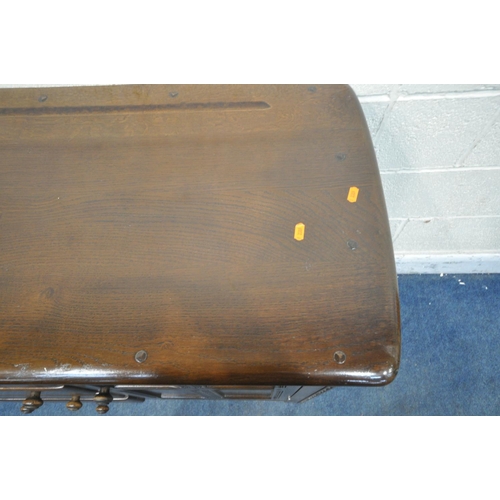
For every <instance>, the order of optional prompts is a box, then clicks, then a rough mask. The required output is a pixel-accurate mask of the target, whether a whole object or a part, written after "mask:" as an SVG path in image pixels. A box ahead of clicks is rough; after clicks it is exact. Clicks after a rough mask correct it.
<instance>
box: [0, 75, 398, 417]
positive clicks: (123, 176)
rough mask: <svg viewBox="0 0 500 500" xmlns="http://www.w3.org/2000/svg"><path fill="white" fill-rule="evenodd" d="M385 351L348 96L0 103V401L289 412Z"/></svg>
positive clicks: (181, 88)
mask: <svg viewBox="0 0 500 500" xmlns="http://www.w3.org/2000/svg"><path fill="white" fill-rule="evenodd" d="M400 342H401V341H400V319H399V300H398V287H397V279H396V272H395V265H394V255H393V249H392V240H391V233H390V228H389V222H388V216H387V211H386V206H385V201H384V194H383V190H382V185H381V181H380V174H379V171H378V167H377V161H376V158H375V154H374V150H373V146H372V142H371V138H370V134H369V131H368V128H367V125H366V121H365V118H364V116H363V112H362V110H361V107H360V104H359V102H358V100H357V98H356V96H355V94H354V93H353V91H352V90H351V89H350V88H349V87H348V86H345V85H130V86H110V87H71V88H45V89H39V88H37V89H26V88H24V89H2V90H0V389H1V390H0V399H3V400H16V401H17V400H18V401H24V404H23V405H22V408H23V411H24V412H25V413H30V412H31V411H33V410H34V409H36V408H37V407H39V406H40V403H41V402H42V401H61V400H64V401H68V402H69V407H70V409H73V410H76V409H78V408H79V405H80V404H81V403H82V402H85V401H93V402H95V403H96V404H97V408H98V411H99V412H100V413H105V412H106V411H107V409H108V407H109V404H110V402H111V401H115V402H119V401H124V402H133V401H135V402H140V401H143V400H144V399H145V398H162V399H172V398H195V399H228V398H235V399H269V400H275V401H290V402H298V401H304V400H307V399H309V398H311V397H313V396H314V395H317V394H320V393H322V392H324V391H326V390H327V389H328V388H330V387H333V386H337V385H366V386H377V385H383V384H387V383H390V382H391V381H392V380H393V379H394V378H395V376H396V374H397V371H398V368H399V358H400Z"/></svg>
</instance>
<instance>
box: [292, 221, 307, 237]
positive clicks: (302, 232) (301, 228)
mask: <svg viewBox="0 0 500 500" xmlns="http://www.w3.org/2000/svg"><path fill="white" fill-rule="evenodd" d="M305 236H306V226H305V224H302V222H301V223H300V224H297V225H296V226H295V236H294V238H295V239H296V240H297V241H303V240H304V238H305Z"/></svg>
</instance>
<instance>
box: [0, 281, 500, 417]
mask: <svg viewBox="0 0 500 500" xmlns="http://www.w3.org/2000/svg"><path fill="white" fill-rule="evenodd" d="M399 285H400V294H401V315H402V335H403V353H402V362H401V368H400V372H399V375H398V377H397V379H396V381H395V382H394V383H393V384H391V385H389V386H387V387H381V388H358V387H342V388H334V389H332V390H331V391H330V392H328V393H326V394H323V395H322V396H320V397H318V398H316V399H313V400H311V401H310V402H308V403H304V404H300V405H290V404H285V403H274V402H262V401H256V402H252V401H250V402H246V401H245V402H243V401H213V402H212V401H148V402H146V403H143V404H133V405H132V404H129V405H119V404H115V405H111V411H110V413H109V415H183V416H188V415H305V416H308V415H311V416H312V415H345V416H350V415H500V311H499V310H500V275H464V276H451V275H450V276H443V277H440V276H437V275H436V276H434V275H432V276H400V277H399ZM19 407H20V404H19V403H0V415H19ZM35 415H39V416H43V415H45V416H47V415H68V411H67V410H66V408H65V406H64V404H62V403H47V404H45V405H44V406H43V407H42V408H41V409H40V410H39V411H38V412H37V413H36V414H35ZM77 415H82V416H83V415H95V405H94V404H87V405H86V406H84V408H83V409H82V410H81V411H80V412H79V413H78V414H77ZM77 415H75V416H77Z"/></svg>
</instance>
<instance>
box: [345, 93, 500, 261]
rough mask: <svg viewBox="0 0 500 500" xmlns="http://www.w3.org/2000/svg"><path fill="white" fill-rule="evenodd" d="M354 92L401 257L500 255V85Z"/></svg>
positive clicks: (396, 246)
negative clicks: (357, 97)
mask: <svg viewBox="0 0 500 500" xmlns="http://www.w3.org/2000/svg"><path fill="white" fill-rule="evenodd" d="M352 86H353V88H354V89H355V91H356V93H357V94H358V96H359V98H360V101H361V103H362V107H363V110H364V112H365V115H366V118H367V122H368V125H369V127H370V131H371V133H372V137H373V141H374V145H375V150H376V152H377V158H378V160H379V166H380V170H381V173H382V180H383V184H384V190H385V193H386V199H387V206H388V210H389V217H390V219H391V229H392V232H393V238H394V247H395V251H396V255H397V256H408V255H412V254H414V255H423V254H425V255H431V256H432V255H436V256H439V255H457V254H458V255H460V254H463V255H478V254H500V84H458V85H449V84H448V85H436V84H432V85H431V84H429V85H402V84H394V85H389V84H386V85H383V84H382V85H352Z"/></svg>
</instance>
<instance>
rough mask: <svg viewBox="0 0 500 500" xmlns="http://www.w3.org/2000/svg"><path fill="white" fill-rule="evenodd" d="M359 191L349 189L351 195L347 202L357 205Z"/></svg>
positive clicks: (355, 188) (354, 188) (353, 188)
mask: <svg viewBox="0 0 500 500" xmlns="http://www.w3.org/2000/svg"><path fill="white" fill-rule="evenodd" d="M358 196H359V189H358V188H357V187H352V188H351V189H349V195H348V196H347V201H349V202H350V203H356V202H357V201H358Z"/></svg>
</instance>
